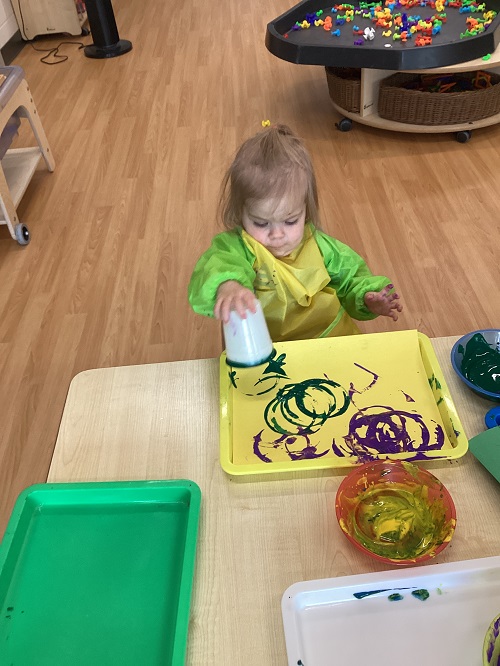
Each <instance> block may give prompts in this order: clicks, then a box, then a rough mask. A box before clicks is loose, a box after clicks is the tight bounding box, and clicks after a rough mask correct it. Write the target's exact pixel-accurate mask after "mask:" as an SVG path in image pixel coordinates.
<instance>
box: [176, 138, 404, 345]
mask: <svg viewBox="0 0 500 666" xmlns="http://www.w3.org/2000/svg"><path fill="white" fill-rule="evenodd" d="M219 213H220V216H221V218H222V221H223V223H224V226H225V227H226V229H227V231H225V232H223V233H221V234H218V235H217V236H215V238H214V239H213V241H212V244H211V246H210V248H209V249H208V250H207V251H206V252H205V253H204V254H203V255H202V256H201V258H200V259H199V260H198V263H197V264H196V267H195V269H194V273H193V275H192V277H191V281H190V284H189V302H190V304H191V306H192V307H193V309H194V310H195V312H198V313H199V314H202V315H206V316H209V317H211V316H213V317H215V318H216V319H219V320H222V321H224V322H227V321H228V320H229V314H230V312H231V310H236V311H237V312H238V314H239V315H240V316H241V317H245V316H246V315H245V312H246V311H247V310H250V311H251V312H255V299H256V298H258V299H259V301H260V303H261V305H262V309H263V311H264V315H265V318H266V321H267V324H268V327H269V332H270V334H271V338H272V339H273V341H275V342H279V341H283V340H303V339H308V338H318V337H326V336H338V335H351V334H354V333H359V332H360V331H359V329H358V328H357V326H356V324H355V323H354V321H353V319H358V320H364V319H373V318H375V317H377V316H378V315H383V316H386V317H391V318H392V319H393V320H394V321H397V318H398V313H399V312H401V310H402V306H401V304H400V303H399V296H398V294H396V293H394V287H393V285H392V284H390V281H389V280H388V279H387V278H386V277H382V276H374V275H372V273H371V272H370V270H369V269H368V267H367V266H366V264H365V262H364V261H363V259H361V257H360V256H359V255H358V254H356V252H354V251H353V250H351V248H349V247H348V246H347V245H344V244H343V243H341V242H340V241H338V240H335V239H334V238H332V237H330V236H328V235H326V234H325V233H323V232H322V231H321V230H320V225H319V215H318V194H317V189H316V177H315V175H314V169H313V166H312V163H311V159H310V157H309V154H308V152H307V150H306V148H305V146H304V144H303V143H302V141H301V140H300V139H299V138H298V137H297V136H295V135H294V134H293V132H292V131H291V130H290V128H288V127H287V126H286V125H275V126H272V127H268V128H266V129H264V130H263V131H261V132H259V133H258V134H257V135H256V136H253V137H252V138H250V139H248V140H247V141H245V142H244V143H243V145H242V146H241V147H240V149H239V150H238V152H237V154H236V157H235V159H234V161H233V163H232V164H231V166H230V167H229V169H228V171H227V173H226V175H225V178H224V180H223V183H222V190H221V197H220V202H219Z"/></svg>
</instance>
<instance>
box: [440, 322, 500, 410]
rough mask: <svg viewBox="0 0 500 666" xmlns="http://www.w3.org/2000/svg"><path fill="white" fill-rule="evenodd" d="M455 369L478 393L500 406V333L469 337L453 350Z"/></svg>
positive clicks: (474, 333)
mask: <svg viewBox="0 0 500 666" xmlns="http://www.w3.org/2000/svg"><path fill="white" fill-rule="evenodd" d="M451 364H452V365H453V369H454V370H455V372H456V373H457V375H458V376H459V377H460V379H461V380H462V381H463V382H464V384H466V385H467V386H468V387H469V388H470V389H471V390H472V391H474V393H476V394H477V395H479V396H481V397H482V398H486V399H487V400H494V401H498V402H500V329H496V328H489V329H482V330H479V331H472V333H467V335H464V336H463V337H461V338H460V340H457V342H456V343H455V344H454V345H453V349H452V350H451Z"/></svg>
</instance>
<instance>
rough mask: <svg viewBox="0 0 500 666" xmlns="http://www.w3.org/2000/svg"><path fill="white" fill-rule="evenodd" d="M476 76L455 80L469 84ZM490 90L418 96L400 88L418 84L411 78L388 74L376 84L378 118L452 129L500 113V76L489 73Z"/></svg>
mask: <svg viewBox="0 0 500 666" xmlns="http://www.w3.org/2000/svg"><path fill="white" fill-rule="evenodd" d="M475 75H476V72H463V73H461V74H457V75H456V76H457V77H461V78H468V79H470V80H472V79H473V78H474V76H475ZM490 76H491V83H492V85H491V87H490V88H480V89H478V90H464V91H461V92H448V93H439V92H421V91H419V90H408V89H406V88H404V87H403V86H405V85H408V84H409V83H414V82H417V81H418V80H419V76H418V75H415V74H404V73H401V74H392V75H391V76H389V77H387V78H386V79H383V81H381V83H380V92H379V99H378V113H379V115H380V117H381V118H386V119H387V120H394V121H395V122H398V123H410V124H411V125H435V126H437V125H456V124H461V123H469V122H472V121H473V120H481V119H482V118H489V117H490V116H493V115H495V114H496V113H500V85H498V84H499V83H500V76H498V75H497V74H494V73H490Z"/></svg>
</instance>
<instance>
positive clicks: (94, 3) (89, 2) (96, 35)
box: [84, 0, 132, 58]
mask: <svg viewBox="0 0 500 666" xmlns="http://www.w3.org/2000/svg"><path fill="white" fill-rule="evenodd" d="M85 6H86V8H87V17H88V19H89V25H90V32H91V33H92V38H93V40H94V43H93V44H91V45H90V46H86V47H85V49H84V52H85V55H86V56H87V58H115V57H116V56H119V55H123V54H124V53H128V51H130V50H131V49H132V42H129V41H128V40H127V39H120V35H119V34H118V28H117V27H116V21H115V14H114V12H113V6H112V4H111V0H86V2H85Z"/></svg>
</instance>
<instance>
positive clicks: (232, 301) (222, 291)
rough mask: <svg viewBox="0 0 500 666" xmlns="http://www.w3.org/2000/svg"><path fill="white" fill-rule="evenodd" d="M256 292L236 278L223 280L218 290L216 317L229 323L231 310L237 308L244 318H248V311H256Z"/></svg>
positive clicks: (215, 308)
mask: <svg viewBox="0 0 500 666" xmlns="http://www.w3.org/2000/svg"><path fill="white" fill-rule="evenodd" d="M255 300H256V298H255V294H254V293H253V291H250V289H247V288H246V287H243V286H242V285H241V284H240V283H239V282H236V281H235V280H228V281H227V282H223V283H222V284H221V285H220V287H219V288H218V290H217V300H216V301H215V307H214V317H215V318H216V319H222V321H223V322H224V323H225V324H227V322H228V321H229V315H230V313H231V310H236V312H237V313H238V314H239V315H240V317H241V318H242V319H246V316H247V315H246V311H247V310H250V312H255V310H256V305H255Z"/></svg>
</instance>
